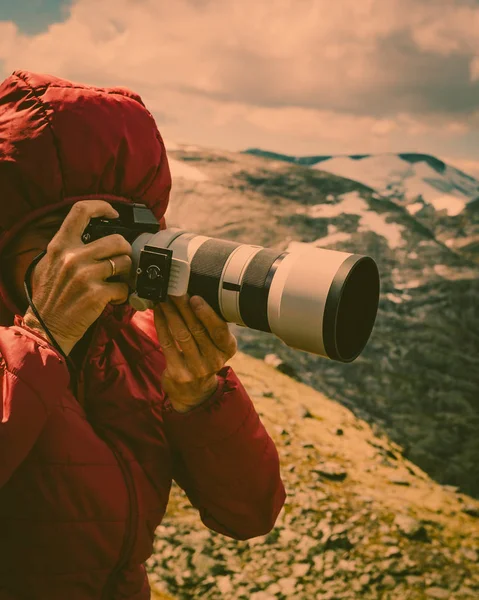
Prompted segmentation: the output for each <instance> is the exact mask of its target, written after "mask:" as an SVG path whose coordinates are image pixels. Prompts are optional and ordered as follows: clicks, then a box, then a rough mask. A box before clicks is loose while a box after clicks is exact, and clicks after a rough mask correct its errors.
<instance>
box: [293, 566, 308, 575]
mask: <svg viewBox="0 0 479 600" xmlns="http://www.w3.org/2000/svg"><path fill="white" fill-rule="evenodd" d="M310 569H311V565H310V564H309V563H296V564H295V565H293V575H294V576H295V577H304V576H305V575H306V574H307V573H308V572H309V570H310Z"/></svg>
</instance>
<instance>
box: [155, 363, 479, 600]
mask: <svg viewBox="0 0 479 600" xmlns="http://www.w3.org/2000/svg"><path fill="white" fill-rule="evenodd" d="M228 364H230V365H231V366H232V368H233V369H234V370H235V372H236V373H237V374H238V377H239V378H240V380H241V382H242V384H243V385H244V386H245V389H246V390H247V392H248V394H249V396H250V398H251V399H252V401H253V403H254V404H255V407H256V410H257V411H258V413H259V415H260V417H261V421H262V422H263V424H264V425H265V427H266V429H267V430H268V432H269V434H270V435H271V437H272V438H273V440H274V442H275V444H276V447H277V449H278V453H279V456H280V464H281V475H282V478H283V481H284V483H285V487H286V491H287V498H286V502H285V505H284V507H283V509H282V510H281V512H280V515H279V517H278V519H277V522H276V526H275V527H274V529H273V530H272V531H271V532H270V533H269V534H267V535H265V536H261V537H257V538H253V539H250V540H246V541H238V540H233V539H232V538H228V537H226V536H223V535H220V534H218V533H216V532H214V531H212V530H210V529H208V528H206V527H205V526H204V525H203V524H202V523H201V520H200V517H199V514H198V511H197V510H196V509H194V508H193V507H192V506H191V504H190V502H189V501H188V499H187V497H186V495H185V494H184V492H183V491H182V490H181V489H180V488H179V487H178V486H177V485H176V483H174V485H173V488H172V492H171V495H170V502H169V505H168V510H167V513H166V515H165V518H164V519H163V522H162V524H161V526H160V527H158V529H157V531H156V536H155V542H154V545H155V553H154V555H153V556H152V557H151V558H150V559H149V560H148V562H147V564H146V566H147V571H148V573H149V579H150V582H151V585H152V587H153V589H154V590H156V591H157V593H158V596H155V595H153V596H152V598H157V597H158V599H161V600H190V599H191V598H202V599H205V600H233V599H234V600H236V599H241V600H275V599H277V598H280V599H283V600H311V599H312V598H315V599H317V600H332V599H346V598H351V599H357V598H362V599H364V600H369V599H371V600H377V598H391V599H394V600H396V599H397V600H423V599H431V598H439V599H440V598H443V599H445V600H463V599H469V600H472V599H473V598H477V597H479V562H478V561H479V552H478V550H479V528H478V526H477V525H478V522H479V502H478V501H474V500H472V499H471V498H469V497H468V496H466V495H464V494H461V493H458V491H457V490H456V489H455V488H452V487H450V486H441V485H439V484H437V483H435V482H434V481H432V480H431V479H430V478H429V477H428V476H427V475H426V473H424V471H422V470H421V469H419V468H418V467H417V466H416V465H414V464H413V463H411V462H410V461H409V460H407V459H405V458H404V456H403V454H404V449H403V448H402V447H400V446H399V445H397V444H395V443H393V442H391V441H390V440H388V439H387V438H386V437H379V436H378V435H376V434H375V433H374V430H375V428H374V427H371V426H370V425H368V424H367V423H366V422H364V421H362V420H361V419H358V418H356V417H355V416H354V415H353V413H352V412H351V411H350V410H349V409H347V408H344V407H343V406H341V405H340V404H338V403H337V402H334V401H333V400H331V399H329V398H327V397H325V396H324V395H322V394H320V393H319V392H317V391H315V390H313V389H312V388H311V387H309V386H307V385H305V384H303V383H299V382H297V381H296V380H295V379H294V378H292V377H288V376H287V375H285V374H283V373H281V372H280V371H279V370H278V369H277V368H275V367H274V366H272V365H271V364H267V362H265V361H260V360H259V359H255V358H252V357H250V356H247V355H245V354H243V353H241V352H238V353H237V354H236V355H235V356H234V357H233V358H232V359H231V360H230V361H228Z"/></svg>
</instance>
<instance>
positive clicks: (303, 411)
mask: <svg viewBox="0 0 479 600" xmlns="http://www.w3.org/2000/svg"><path fill="white" fill-rule="evenodd" d="M297 411H298V417H299V418H300V419H312V418H313V415H312V414H311V413H310V412H309V408H308V407H307V406H304V405H303V404H299V405H298V408H297Z"/></svg>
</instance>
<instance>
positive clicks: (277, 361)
mask: <svg viewBox="0 0 479 600" xmlns="http://www.w3.org/2000/svg"><path fill="white" fill-rule="evenodd" d="M264 362H265V363H266V364H267V365H271V366H272V367H274V368H275V369H277V370H278V371H281V373H284V374H285V375H287V376H288V377H292V378H293V379H296V381H302V379H301V377H300V376H299V374H298V372H297V371H296V369H295V368H294V367H293V366H292V365H290V364H289V363H287V362H284V361H283V360H282V359H281V358H279V356H278V355H277V354H267V355H266V356H265V357H264Z"/></svg>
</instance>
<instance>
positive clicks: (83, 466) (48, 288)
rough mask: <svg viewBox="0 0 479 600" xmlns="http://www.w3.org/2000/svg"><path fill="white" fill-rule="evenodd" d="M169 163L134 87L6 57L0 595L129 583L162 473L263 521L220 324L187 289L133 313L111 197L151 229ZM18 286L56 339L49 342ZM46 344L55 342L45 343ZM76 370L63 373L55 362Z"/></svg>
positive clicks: (255, 530) (235, 526)
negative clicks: (98, 229)
mask: <svg viewBox="0 0 479 600" xmlns="http://www.w3.org/2000/svg"><path fill="white" fill-rule="evenodd" d="M170 189H171V176H170V170H169V166H168V160H167V156H166V150H165V146H164V143H163V139H162V137H161V135H160V133H159V131H158V129H157V126H156V123H155V121H154V119H153V117H152V115H151V113H150V112H149V111H148V110H147V108H146V107H145V105H144V103H143V101H142V99H141V97H140V96H138V95H137V94H135V93H134V92H132V91H131V90H128V89H126V88H121V87H117V88H101V87H95V86H90V85H84V84H79V83H74V82H71V81H67V80H65V79H61V78H58V77H54V76H51V75H46V74H38V73H32V72H28V71H21V70H18V71H15V72H14V73H13V74H12V75H11V76H9V77H8V78H7V79H5V80H4V81H3V83H2V84H1V85H0V192H1V195H0V203H1V211H0V267H1V274H0V365H1V368H0V379H1V384H2V385H1V390H2V392H1V393H2V397H1V401H0V600H20V599H22V600H24V599H27V598H28V600H44V599H45V598H48V600H66V599H68V600H94V599H95V600H116V599H118V600H119V599H120V598H128V599H129V600H146V599H147V598H150V588H149V583H148V578H147V574H146V569H145V565H144V563H145V562H146V561H147V560H148V558H149V557H150V556H151V554H152V552H153V540H154V534H155V530H156V528H157V527H158V525H159V524H160V523H161V521H162V519H163V516H164V514H165V511H166V507H167V504H168V497H169V493H170V489H171V485H172V481H173V480H174V481H175V482H176V483H177V484H178V485H179V486H180V487H181V488H182V489H183V490H184V491H185V493H186V495H187V497H188V498H189V500H190V502H191V504H192V505H193V506H194V507H195V508H196V509H197V510H198V512H199V517H200V519H201V521H202V522H203V523H204V525H205V526H206V527H208V528H210V529H212V530H213V531H215V532H218V533H220V534H222V535H224V536H227V537H231V538H233V539H237V540H247V539H249V538H252V537H256V536H260V535H265V534H266V533H268V532H269V531H271V529H272V528H273V527H274V524H275V522H276V519H277V517H278V515H279V512H280V510H281V508H282V506H283V504H284V501H285V496H286V494H285V489H284V485H283V482H282V480H281V475H280V465H279V457H278V452H277V449H276V447H275V445H274V442H273V440H272V439H271V437H270V436H269V435H268V433H267V431H266V429H265V427H264V426H263V424H262V423H261V421H260V418H259V416H258V413H257V412H256V410H255V407H254V405H253V403H252V401H251V399H250V398H249V396H248V394H247V392H246V390H245V388H244V387H243V385H242V383H241V381H240V380H239V379H238V377H237V375H236V374H235V372H234V370H233V369H232V368H231V366H227V365H225V362H227V360H229V358H231V357H232V356H233V355H234V353H235V352H236V340H235V339H234V336H232V334H231V333H230V332H229V329H228V326H227V323H225V322H224V321H223V320H222V319H220V317H219V316H218V315H217V314H216V313H215V312H214V311H213V309H212V308H211V307H210V306H209V305H208V304H207V303H203V306H202V307H200V308H199V309H198V311H196V310H193V308H192V306H191V305H190V302H189V300H192V299H191V298H190V299H189V298H188V295H185V296H184V297H183V296H182V297H179V298H173V297H170V298H169V299H168V302H166V303H161V304H159V305H157V306H156V307H155V308H154V309H153V310H147V311H144V312H141V311H138V312H136V311H135V310H134V309H133V308H132V307H131V306H130V305H129V304H128V303H127V298H128V294H127V289H128V287H127V285H126V284H125V283H121V282H119V281H118V280H117V281H109V279H110V277H112V276H113V275H114V273H117V274H121V273H127V272H128V269H129V268H130V267H131V246H130V244H129V243H128V242H127V241H126V240H125V239H124V238H123V237H122V236H120V235H110V236H105V237H103V238H101V239H99V240H96V241H94V242H92V243H90V244H83V242H82V241H81V239H80V236H81V233H82V232H83V230H84V228H85V227H86V225H87V224H88V222H89V220H90V219H91V218H93V217H95V216H104V217H108V218H115V216H117V215H118V213H117V212H116V211H115V210H114V204H115V202H126V203H131V202H138V203H143V204H145V205H146V206H148V208H150V209H151V210H152V212H153V213H154V214H155V216H156V218H157V219H158V221H159V222H160V227H161V229H165V228H166V221H165V218H164V213H165V211H166V208H167V206H168V201H169V193H170ZM44 251H46V254H45V255H44V256H43V257H42V259H41V260H40V261H39V262H38V263H37V264H36V266H35V268H34V269H33V271H32V279H31V291H32V293H31V299H32V301H33V303H34V305H35V307H36V309H37V311H38V314H39V315H40V316H41V317H42V321H43V324H44V325H45V326H46V327H47V328H48V329H49V331H50V334H51V335H53V337H54V339H55V341H56V342H57V344H58V348H57V347H56V346H55V345H54V344H52V341H51V339H50V338H49V336H48V333H47V332H46V331H45V329H44V328H43V325H42V324H41V323H40V321H39V320H38V319H37V318H36V316H35V314H34V313H33V312H32V309H31V307H30V306H29V303H28V301H27V298H26V295H25V290H24V287H23V281H24V277H25V273H26V271H27V268H28V267H29V265H30V264H31V263H32V261H33V259H34V258H35V257H36V256H38V255H39V254H40V253H41V252H44ZM59 349H61V351H60V350H59ZM67 356H68V357H69V358H70V359H71V360H72V361H73V363H74V364H75V368H76V369H77V370H78V371H77V372H78V377H79V380H78V383H79V385H78V389H74V388H73V385H72V377H71V374H70V372H69V369H68V366H67V364H66V357H67Z"/></svg>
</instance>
